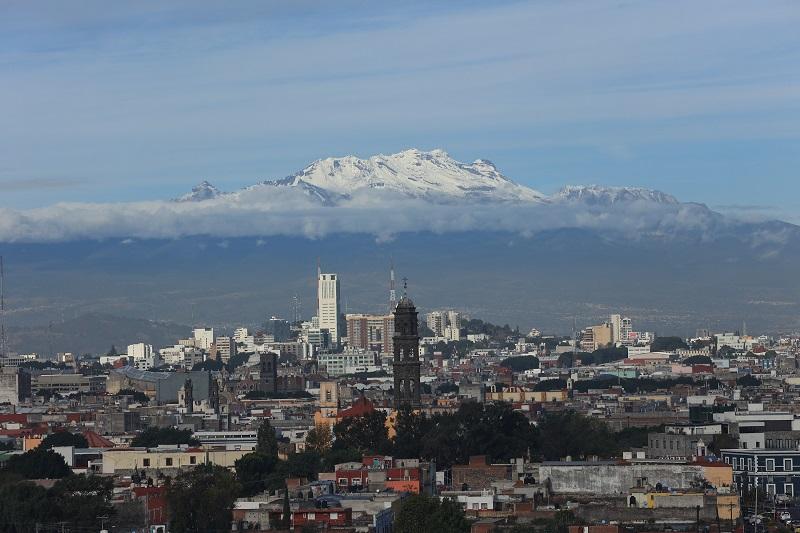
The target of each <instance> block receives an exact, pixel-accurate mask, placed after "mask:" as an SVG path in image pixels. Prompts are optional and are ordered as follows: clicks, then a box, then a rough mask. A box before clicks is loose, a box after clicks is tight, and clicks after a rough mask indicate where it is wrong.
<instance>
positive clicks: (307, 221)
mask: <svg viewBox="0 0 800 533" xmlns="http://www.w3.org/2000/svg"><path fill="white" fill-rule="evenodd" d="M733 225H735V222H734V221H732V220H731V219H728V218H726V217H723V216H722V215H720V214H718V213H715V212H713V211H711V210H709V209H708V208H706V207H705V206H702V205H697V204H659V203H654V202H647V201H633V202H625V203H620V204H612V205H587V204H585V203H581V202H569V201H565V202H561V203H550V204H529V203H517V204H514V203H507V204H506V203H493V204H479V203H473V204H463V203H462V204H439V203H432V202H429V201H425V200H420V199H412V198H407V197H398V196H392V195H390V194H380V193H376V192H375V191H370V192H369V193H365V194H359V195H355V196H353V197H352V198H350V199H347V200H346V201H343V202H341V203H339V204H338V205H336V206H325V205H321V204H320V203H319V202H318V201H317V200H315V199H314V198H312V197H310V196H308V195H307V194H305V193H304V192H303V191H301V190H298V189H296V188H278V187H269V188H265V190H262V191H250V193H249V194H247V195H239V194H233V195H226V196H222V197H218V198H214V199H209V200H203V201H196V202H174V201H150V202H131V203H107V204H106V203H59V204H54V205H52V206H49V207H45V208H36V209H29V210H14V209H0V242H54V241H70V240H80V239H105V238H122V239H124V238H139V239H147V238H179V237H186V236H191V235H211V236H217V237H247V236H271V235H286V236H302V237H307V238H320V237H324V236H325V235H328V234H332V233H368V234H372V235H374V236H375V237H376V239H378V240H388V239H391V238H392V236H393V235H395V234H398V233H402V232H414V231H431V232H435V233H448V232H458V231H471V230H496V231H509V232H514V233H519V234H523V235H531V234H535V233H537V232H541V231H545V230H552V229H559V228H583V229H597V230H603V231H605V232H607V233H608V234H609V235H610V236H617V237H629V238H639V237H641V236H643V235H648V236H652V235H663V236H666V237H669V236H678V235H693V236H695V237H699V238H701V239H707V238H713V237H714V236H715V235H716V234H718V233H719V232H720V231H726V230H729V229H731V228H732V227H733Z"/></svg>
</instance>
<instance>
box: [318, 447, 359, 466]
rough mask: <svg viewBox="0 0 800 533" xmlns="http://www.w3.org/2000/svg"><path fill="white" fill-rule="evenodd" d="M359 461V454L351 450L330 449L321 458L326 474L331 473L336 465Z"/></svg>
mask: <svg viewBox="0 0 800 533" xmlns="http://www.w3.org/2000/svg"><path fill="white" fill-rule="evenodd" d="M355 461H361V452H360V451H358V450H356V449H353V448H335V447H334V448H331V449H330V450H328V453H326V454H325V455H324V456H323V458H322V464H323V466H324V468H325V471H326V472H331V471H333V470H334V469H335V467H336V465H338V464H341V463H352V462H355Z"/></svg>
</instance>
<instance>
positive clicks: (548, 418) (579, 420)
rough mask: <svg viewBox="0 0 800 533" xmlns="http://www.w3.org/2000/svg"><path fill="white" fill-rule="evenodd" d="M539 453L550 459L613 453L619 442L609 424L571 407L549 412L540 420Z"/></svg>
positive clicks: (610, 454) (606, 455)
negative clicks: (566, 409) (558, 411)
mask: <svg viewBox="0 0 800 533" xmlns="http://www.w3.org/2000/svg"><path fill="white" fill-rule="evenodd" d="M539 443H540V448H539V452H540V453H541V454H542V455H543V456H544V458H545V459H546V460H548V461H555V460H558V459H560V458H562V457H564V456H567V455H569V456H572V457H576V458H577V457H585V456H587V455H598V456H602V457H608V456H613V455H615V454H616V453H617V442H616V440H615V438H614V435H613V433H612V432H611V431H610V430H609V429H608V426H607V425H606V424H605V423H604V422H603V421H602V420H598V419H596V418H590V417H587V416H584V415H581V414H579V413H577V412H575V411H572V410H569V411H564V412H561V413H547V414H546V415H545V417H544V418H543V419H542V420H541V421H540V422H539Z"/></svg>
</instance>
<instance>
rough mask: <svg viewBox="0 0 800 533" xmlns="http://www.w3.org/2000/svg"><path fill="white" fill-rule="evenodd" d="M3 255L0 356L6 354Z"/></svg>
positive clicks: (0, 262)
mask: <svg viewBox="0 0 800 533" xmlns="http://www.w3.org/2000/svg"><path fill="white" fill-rule="evenodd" d="M5 281H6V276H5V270H4V269H3V256H2V255H0V356H3V357H5V356H6V292H5V289H6V287H5Z"/></svg>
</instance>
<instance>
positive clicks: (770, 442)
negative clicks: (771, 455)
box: [767, 439, 772, 448]
mask: <svg viewBox="0 0 800 533" xmlns="http://www.w3.org/2000/svg"><path fill="white" fill-rule="evenodd" d="M767 448H772V439H767Z"/></svg>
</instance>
